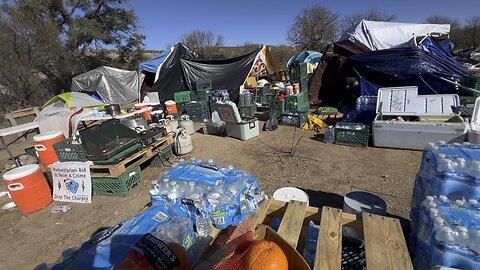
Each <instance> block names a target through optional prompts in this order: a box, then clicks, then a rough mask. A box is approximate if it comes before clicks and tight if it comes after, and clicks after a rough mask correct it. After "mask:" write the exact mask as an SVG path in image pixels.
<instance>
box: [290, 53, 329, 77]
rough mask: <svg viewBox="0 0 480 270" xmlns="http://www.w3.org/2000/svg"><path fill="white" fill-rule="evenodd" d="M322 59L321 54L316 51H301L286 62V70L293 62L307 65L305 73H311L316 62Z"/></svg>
mask: <svg viewBox="0 0 480 270" xmlns="http://www.w3.org/2000/svg"><path fill="white" fill-rule="evenodd" d="M321 58H322V54H321V53H319V52H316V51H303V52H300V53H298V54H296V55H294V56H292V57H291V58H290V59H289V60H288V62H287V66H286V67H287V69H289V67H290V65H291V64H293V63H294V62H299V63H306V64H307V73H313V71H314V70H315V68H316V67H317V64H318V62H320V59H321Z"/></svg>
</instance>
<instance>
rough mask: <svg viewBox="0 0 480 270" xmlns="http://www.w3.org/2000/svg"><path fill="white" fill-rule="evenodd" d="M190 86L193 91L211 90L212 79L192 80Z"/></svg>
mask: <svg viewBox="0 0 480 270" xmlns="http://www.w3.org/2000/svg"><path fill="white" fill-rule="evenodd" d="M192 88H193V90H194V91H195V92H198V91H207V90H212V81H211V80H209V79H206V80H198V81H194V82H193V83H192Z"/></svg>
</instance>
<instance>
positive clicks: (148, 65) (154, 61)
mask: <svg viewBox="0 0 480 270" xmlns="http://www.w3.org/2000/svg"><path fill="white" fill-rule="evenodd" d="M170 52H171V50H169V51H164V52H162V53H161V54H159V55H156V56H154V57H153V58H151V59H148V60H147V61H145V62H142V63H140V64H139V65H138V67H139V68H140V70H143V71H145V72H150V73H157V69H158V67H159V66H160V65H161V64H163V62H165V60H166V59H167V57H168V55H170Z"/></svg>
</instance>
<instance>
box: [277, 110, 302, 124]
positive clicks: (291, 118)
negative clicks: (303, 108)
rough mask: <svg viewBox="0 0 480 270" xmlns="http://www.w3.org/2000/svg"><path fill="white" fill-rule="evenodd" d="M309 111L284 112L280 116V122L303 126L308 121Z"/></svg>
mask: <svg viewBox="0 0 480 270" xmlns="http://www.w3.org/2000/svg"><path fill="white" fill-rule="evenodd" d="M307 119H308V113H307V112H290V113H282V114H280V116H279V119H278V122H279V124H282V125H286V126H294V127H297V128H301V127H302V126H303V125H304V124H305V122H307Z"/></svg>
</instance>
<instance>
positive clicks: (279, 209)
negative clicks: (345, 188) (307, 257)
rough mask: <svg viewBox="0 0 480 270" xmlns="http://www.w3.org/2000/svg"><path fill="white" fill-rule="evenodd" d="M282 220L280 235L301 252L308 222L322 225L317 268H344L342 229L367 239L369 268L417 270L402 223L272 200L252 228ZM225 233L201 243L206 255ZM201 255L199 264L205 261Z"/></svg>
mask: <svg viewBox="0 0 480 270" xmlns="http://www.w3.org/2000/svg"><path fill="white" fill-rule="evenodd" d="M275 217H279V218H281V223H280V227H279V228H278V231H277V232H278V234H279V235H280V236H281V237H282V238H283V239H285V240H286V241H287V242H288V243H289V244H290V245H291V246H292V247H294V248H296V249H297V250H298V251H299V252H300V253H301V252H302V250H303V245H304V239H305V238H306V232H307V229H308V223H309V222H310V221H315V222H316V223H320V232H319V235H318V242H317V252H316V254H315V264H314V268H313V269H322V270H323V269H341V256H342V226H347V227H351V228H354V229H356V230H357V231H358V232H360V233H361V234H362V235H363V236H364V241H365V256H366V263H367V269H413V265H412V262H411V259H410V255H409V253H408V249H407V244H406V241H405V238H404V236H403V232H402V228H401V226H400V221H399V220H398V219H394V218H388V217H383V216H378V215H373V214H368V213H364V214H363V217H362V219H363V221H362V220H361V219H358V218H357V216H356V215H352V214H348V213H343V211H342V210H341V209H336V208H331V207H323V208H322V209H319V208H316V207H310V206H307V205H306V203H303V202H298V201H291V202H289V203H285V202H280V201H276V200H273V199H269V200H268V201H267V202H265V203H264V205H263V206H262V207H261V208H259V209H258V211H257V212H256V213H255V214H254V215H253V216H252V217H251V218H252V219H253V222H252V223H251V224H252V225H251V229H252V230H254V229H255V228H256V227H257V226H258V225H259V224H266V225H269V224H270V222H271V221H272V219H273V218H275ZM220 232H221V231H219V230H216V229H214V231H213V232H212V234H211V237H210V238H205V240H204V241H208V243H206V242H203V243H201V250H200V252H201V253H202V254H207V253H208V248H209V244H210V243H212V242H213V241H214V239H215V238H216V237H217V236H218V235H219V233H220ZM203 259H204V257H203V256H200V258H199V260H198V261H202V260H203Z"/></svg>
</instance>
